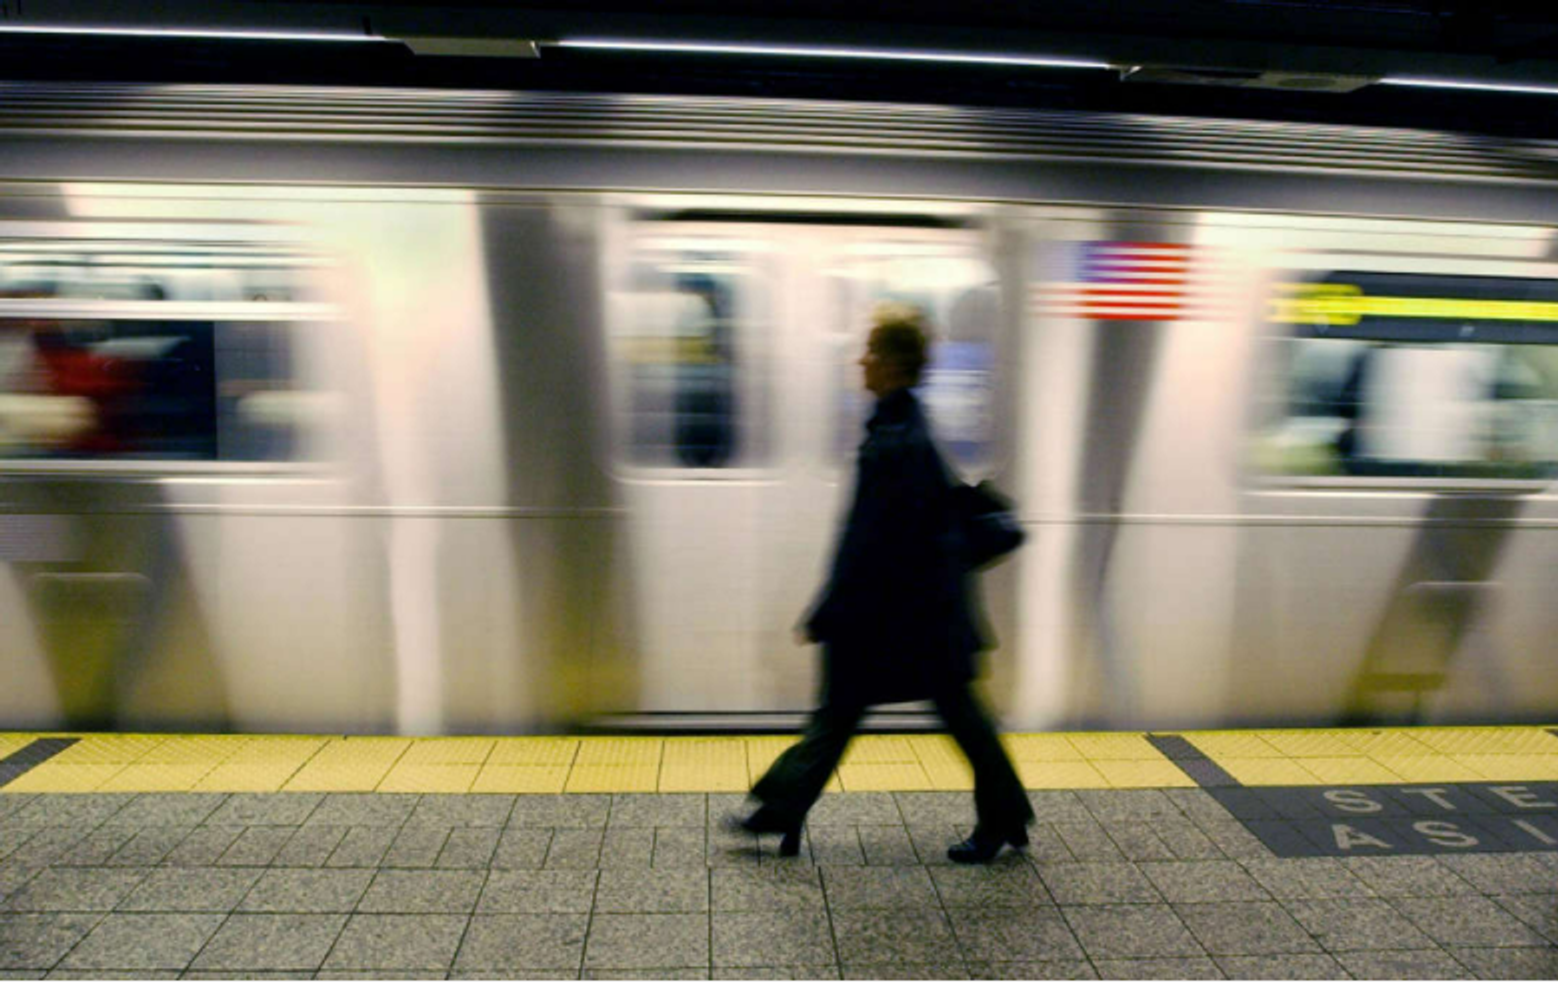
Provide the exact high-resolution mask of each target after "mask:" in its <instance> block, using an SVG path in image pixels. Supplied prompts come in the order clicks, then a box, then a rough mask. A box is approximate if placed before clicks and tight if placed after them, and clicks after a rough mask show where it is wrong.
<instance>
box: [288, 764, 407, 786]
mask: <svg viewBox="0 0 1558 982" xmlns="http://www.w3.org/2000/svg"><path fill="white" fill-rule="evenodd" d="M390 767H391V763H390V762H388V761H385V762H383V763H377V764H322V763H319V762H318V761H317V760H313V761H309V763H307V764H306V765H304V766H303V768H302V769H301V770H299V771H298V772H297V773H296V774H294V775H293V776H292V779H291V780H289V781H288V782H287V783H286V784H285V785H283V787H282V790H284V791H372V790H374V789H375V788H377V787H378V786H379V782H380V781H382V780H384V775H386V774H388V773H389V772H390Z"/></svg>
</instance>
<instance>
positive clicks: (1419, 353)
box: [0, 83, 1558, 734]
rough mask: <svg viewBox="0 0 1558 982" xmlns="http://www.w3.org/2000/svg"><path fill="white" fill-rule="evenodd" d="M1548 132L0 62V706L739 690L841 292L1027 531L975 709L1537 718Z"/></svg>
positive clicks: (1550, 330)
mask: <svg viewBox="0 0 1558 982" xmlns="http://www.w3.org/2000/svg"><path fill="white" fill-rule="evenodd" d="M1555 188H1558V145H1552V144H1545V143H1537V142H1532V141H1517V140H1501V139H1495V138H1471V137H1466V136H1458V135H1455V134H1447V133H1432V132H1422V131H1408V130H1391V129H1380V128H1375V129H1368V128H1360V127H1348V126H1334V125H1319V124H1290V123H1272V122H1264V123H1256V122H1249V123H1242V122H1234V121H1227V120H1206V119H1189V118H1166V117H1133V116H1111V115H1103V114H1087V113H1055V112H1042V111H1029V112H1022V111H1015V110H995V109H960V108H950V107H938V106H916V105H883V104H851V103H816V102H800V101H795V102H786V101H781V100H748V99H740V98H692V97H670V96H665V97H659V96H655V97H651V96H629V95H615V96H613V95H579V94H559V93H514V92H437V91H409V90H352V89H311V88H287V87H240V86H144V87H142V86H133V85H93V86H86V85H68V84H58V85H56V84H49V85H40V84H19V83H18V84H4V85H0V673H3V678H4V680H5V681H4V684H3V685H0V726H3V727H6V728H40V729H51V730H87V729H120V730H135V731H141V730H159V729H162V730H167V729H180V730H204V731H237V732H266V731H280V732H319V731H325V732H346V733H407V734H412V733H415V734H432V733H501V732H545V731H561V730H571V729H579V728H609V729H623V730H627V729H650V730H652V729H654V728H657V727H658V728H664V729H675V730H680V731H688V730H705V729H707V730H720V729H751V730H758V729H765V728H775V727H788V726H791V725H793V724H794V723H795V721H796V720H797V719H798V718H799V714H801V713H803V712H805V711H806V710H807V709H808V708H809V707H810V706H811V704H812V702H813V700H814V699H815V698H816V684H817V666H816V661H817V658H816V652H815V651H814V650H811V649H807V648H801V647H797V646H796V645H795V643H794V641H793V640H792V635H791V630H792V627H793V625H794V624H795V623H796V622H797V620H798V619H799V618H800V617H801V615H802V613H803V611H804V610H805V608H806V606H807V604H808V602H809V601H810V600H811V598H812V596H813V594H814V592H815V591H816V590H817V589H818V587H819V585H820V583H821V581H822V578H823V575H824V572H825V570H826V567H827V563H828V560H829V555H828V553H829V550H830V548H831V547H832V546H831V543H832V537H833V535H834V532H835V529H836V527H837V523H838V521H839V519H840V513H841V511H842V509H843V508H844V506H845V504H846V503H847V496H848V494H849V493H850V490H851V489H850V483H851V480H852V473H853V470H852V469H853V454H854V450H855V447H856V446H857V444H858V441H859V439H860V437H861V435H862V430H861V426H862V422H863V420H864V418H865V413H866V412H868V410H869V406H868V404H867V402H868V400H867V398H866V397H865V395H864V394H863V392H862V390H861V388H860V379H859V376H858V368H857V366H856V365H855V360H856V358H858V356H859V353H860V349H861V345H862V342H863V339H864V337H865V332H866V329H867V326H868V324H869V315H870V311H871V308H872V306H873V305H874V304H876V303H878V302H880V301H883V300H893V301H902V302H907V303H912V304H915V305H917V306H920V307H921V308H923V309H924V310H925V312H926V314H927V317H928V319H929V322H930V324H931V325H932V329H933V332H934V335H935V338H934V345H933V352H932V362H931V364H930V367H929V369H928V371H927V375H926V378H925V380H924V382H923V385H922V387H921V395H922V397H923V400H924V402H925V404H926V405H927V407H928V409H929V413H930V416H931V419H932V422H933V426H934V429H935V431H936V434H937V436H938V439H939V441H940V443H941V445H942V448H943V450H944V452H945V455H946V457H947V458H948V460H949V461H951V462H952V463H953V464H954V465H955V467H956V469H957V470H958V472H959V473H960V474H961V476H962V477H963V478H964V479H966V480H970V481H972V480H982V479H989V480H992V481H993V482H994V483H995V484H996V486H998V487H999V488H1000V489H1001V490H1002V491H1004V492H1005V493H1006V494H1008V495H1010V496H1011V497H1012V498H1014V499H1015V500H1016V501H1017V502H1018V503H1019V509H1020V517H1021V520H1022V521H1023V523H1024V525H1025V527H1026V528H1027V531H1028V532H1029V539H1028V543H1027V544H1026V545H1025V547H1024V548H1023V549H1021V550H1020V551H1019V552H1017V553H1016V554H1014V555H1013V556H1012V557H1011V558H1010V559H1009V560H1008V561H1006V562H1004V563H1003V564H1001V565H999V566H997V567H995V568H993V569H990V570H988V571H986V572H983V573H980V574H978V576H979V591H980V595H981V598H982V603H983V606H984V610H985V613H986V617H987V619H988V621H989V623H990V626H991V628H992V630H993V633H994V635H995V637H996V638H997V639H998V644H997V645H996V646H995V647H994V648H993V649H992V650H990V651H988V652H986V653H985V655H984V659H985V669H986V674H985V681H984V683H983V686H984V692H985V694H986V696H987V698H988V699H989V701H990V703H991V704H992V706H993V708H994V710H995V711H996V712H997V713H998V714H999V716H1000V717H1001V719H1002V721H1003V723H1004V724H1005V725H1006V726H1009V727H1014V728H1021V729H1050V728H1078V727H1097V728H1150V727H1176V728H1182V727H1211V726H1237V725H1246V724H1250V725H1254V724H1259V725H1286V724H1298V723H1313V724H1339V723H1371V722H1409V721H1422V722H1428V721H1436V722H1476V721H1499V722H1509V721H1517V720H1522V721H1524V720H1541V719H1546V720H1550V719H1552V718H1553V717H1555V716H1558V672H1555V671H1554V670H1553V666H1554V663H1555V656H1558V641H1555V639H1558V603H1555V602H1554V601H1555V600H1558V593H1555V583H1558V483H1555V480H1558V195H1555V194H1554V190H1555ZM924 710H925V707H923V706H918V705H914V704H907V705H900V706H892V707H884V709H883V711H882V712H880V713H878V714H876V716H875V717H874V724H873V725H877V726H885V727H916V726H922V725H926V724H927V722H928V721H929V720H930V719H931V717H930V716H929V715H928V714H927V713H926V712H925V711H924Z"/></svg>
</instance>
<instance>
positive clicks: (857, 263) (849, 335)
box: [828, 235, 1000, 474]
mask: <svg viewBox="0 0 1558 982" xmlns="http://www.w3.org/2000/svg"><path fill="white" fill-rule="evenodd" d="M959 239H960V240H961V241H946V240H940V241H938V240H936V239H933V238H930V237H927V238H925V239H908V238H906V239H902V240H897V241H894V240H875V241H861V242H856V243H853V244H850V245H848V246H846V247H845V248H843V249H842V250H841V251H839V252H838V253H837V254H835V256H834V257H833V260H832V262H831V263H830V264H829V269H828V274H829V278H830V279H831V281H832V284H833V290H832V292H833V298H832V308H833V314H832V317H831V320H832V325H831V327H832V336H833V339H834V346H835V348H836V350H835V354H834V364H835V372H836V374H835V380H834V384H833V391H834V397H833V398H834V406H835V411H834V413H833V438H832V443H833V454H834V458H835V459H836V460H838V461H840V462H843V461H846V460H848V459H849V456H850V455H851V454H852V453H853V452H854V449H855V447H856V446H858V445H859V443H860V440H861V437H862V426H863V424H864V422H865V419H866V416H867V414H868V413H869V412H870V409H871V398H870V395H869V394H868V393H866V392H865V391H864V390H863V389H862V388H861V377H860V368H859V365H858V364H857V361H858V359H859V357H860V352H861V349H862V347H863V345H864V343H865V339H866V336H867V334H868V333H869V331H870V327H871V312H872V310H873V308H874V307H875V306H876V305H877V304H879V303H881V302H884V301H893V302H900V303H906V304H910V305H912V306H915V307H918V308H919V309H920V310H922V311H924V312H925V315H926V319H927V321H928V324H929V328H930V335H931V351H930V363H929V364H928V365H927V366H926V368H925V372H924V375H923V376H922V378H921V382H920V387H919V389H918V394H919V396H920V399H921V401H922V403H923V404H924V406H925V408H926V413H927V415H928V416H929V418H930V421H931V426H932V429H933V431H934V433H935V435H936V438H937V440H938V442H939V443H940V444H941V446H942V448H943V450H944V451H945V452H946V453H947V455H948V457H950V458H951V460H952V461H954V462H955V463H956V464H957V465H958V466H959V467H960V468H961V469H962V470H963V471H964V472H965V473H966V474H973V473H977V472H979V471H981V470H984V469H986V468H988V467H989V465H990V462H991V454H992V450H993V439H994V423H993V421H994V411H993V400H994V371H995V365H996V350H997V340H998V338H999V336H1000V302H999V301H1000V291H999V287H998V284H997V279H996V274H995V269H994V267H993V266H992V265H991V264H990V262H989V261H988V259H987V258H986V257H985V255H984V254H983V252H982V251H981V250H980V249H979V247H978V246H977V244H975V243H974V242H972V241H970V240H969V239H968V238H967V237H965V236H961V235H960V236H959Z"/></svg>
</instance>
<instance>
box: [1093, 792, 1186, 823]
mask: <svg viewBox="0 0 1558 982" xmlns="http://www.w3.org/2000/svg"><path fill="white" fill-rule="evenodd" d="M1072 794H1074V795H1076V797H1077V800H1078V801H1080V802H1082V805H1083V807H1085V808H1086V809H1087V810H1088V811H1089V812H1091V813H1092V815H1093V817H1094V818H1096V819H1098V821H1100V822H1103V823H1104V824H1105V825H1110V824H1113V823H1116V822H1147V823H1153V822H1157V821H1160V820H1161V819H1164V818H1178V817H1179V816H1180V811H1179V806H1177V805H1175V804H1174V802H1173V801H1172V800H1171V799H1170V798H1169V796H1168V795H1166V794H1164V793H1163V792H1162V791H1159V790H1158V789H1156V788H1128V789H1110V790H1108V791H1104V790H1094V789H1086V790H1080V791H1073V792H1072Z"/></svg>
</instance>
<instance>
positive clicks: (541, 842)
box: [491, 829, 702, 869]
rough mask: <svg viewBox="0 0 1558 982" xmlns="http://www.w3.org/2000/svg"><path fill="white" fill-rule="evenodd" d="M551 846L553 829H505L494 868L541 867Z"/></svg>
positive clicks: (496, 853)
mask: <svg viewBox="0 0 1558 982" xmlns="http://www.w3.org/2000/svg"><path fill="white" fill-rule="evenodd" d="M551 846H552V830H551V829H504V830H503V834H502V835H500V836H498V848H497V851H496V852H494V853H493V854H492V864H491V865H492V868H493V869H540V868H541V864H543V863H545V862H546V853H547V850H548V849H550V848H551ZM699 862H700V863H701V862H702V857H699Z"/></svg>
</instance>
